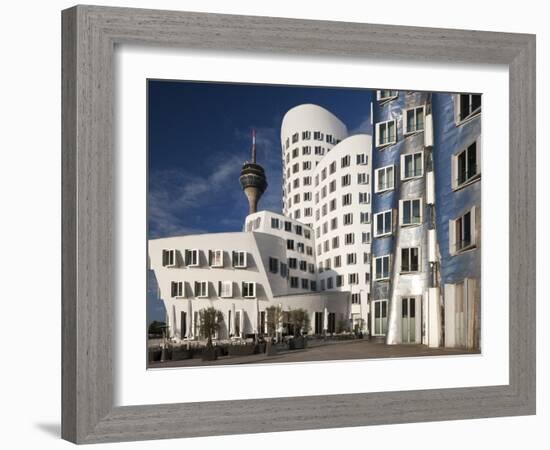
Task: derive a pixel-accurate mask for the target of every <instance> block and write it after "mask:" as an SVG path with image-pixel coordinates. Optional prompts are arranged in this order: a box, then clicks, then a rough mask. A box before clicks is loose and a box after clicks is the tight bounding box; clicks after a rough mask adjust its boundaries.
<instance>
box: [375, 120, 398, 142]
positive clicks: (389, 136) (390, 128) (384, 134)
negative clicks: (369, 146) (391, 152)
mask: <svg viewBox="0 0 550 450" xmlns="http://www.w3.org/2000/svg"><path fill="white" fill-rule="evenodd" d="M396 142H397V132H396V125H395V119H393V120H388V121H386V122H379V123H377V124H376V146H377V147H383V146H385V145H391V144H395V143H396Z"/></svg>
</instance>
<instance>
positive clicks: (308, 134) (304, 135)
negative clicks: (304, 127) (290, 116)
mask: <svg viewBox="0 0 550 450" xmlns="http://www.w3.org/2000/svg"><path fill="white" fill-rule="evenodd" d="M304 139H311V131H302V140H304Z"/></svg>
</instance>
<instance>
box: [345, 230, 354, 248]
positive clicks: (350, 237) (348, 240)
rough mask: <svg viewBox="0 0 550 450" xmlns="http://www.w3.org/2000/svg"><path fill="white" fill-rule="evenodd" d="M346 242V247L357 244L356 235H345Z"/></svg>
mask: <svg viewBox="0 0 550 450" xmlns="http://www.w3.org/2000/svg"><path fill="white" fill-rule="evenodd" d="M344 242H345V244H346V245H353V244H355V234H354V233H346V234H345V235H344Z"/></svg>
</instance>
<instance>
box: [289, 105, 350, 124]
mask: <svg viewBox="0 0 550 450" xmlns="http://www.w3.org/2000/svg"><path fill="white" fill-rule="evenodd" d="M305 106H313V107H314V108H318V109H320V110H322V111H324V112H326V113H327V114H329V115H331V116H332V117H334V118H335V119H337V120H338V121H339V122H340V123H341V124H342V125H344V127H346V130H347V126H346V124H345V123H344V121H343V120H342V119H340V118H339V117H338V116H337V115H336V114H334V113H333V112H332V111H329V110H328V109H326V108H325V107H324V106H321V105H317V104H316V103H300V104H299V105H296V106H293V107H292V108H290V109H289V110H288V111H287V112H286V113H285V115H284V116H283V119H282V121H281V125H282V124H283V123H284V121H285V119H286V117H287V116H288V115H289V114H290V113H291V112H293V111H294V110H296V109H299V108H303V107H305Z"/></svg>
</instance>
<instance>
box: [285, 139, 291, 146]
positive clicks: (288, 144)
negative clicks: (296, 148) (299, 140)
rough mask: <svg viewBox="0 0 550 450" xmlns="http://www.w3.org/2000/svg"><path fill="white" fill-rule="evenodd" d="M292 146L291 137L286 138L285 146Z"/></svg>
mask: <svg viewBox="0 0 550 450" xmlns="http://www.w3.org/2000/svg"><path fill="white" fill-rule="evenodd" d="M288 147H290V139H289V138H286V141H285V148H288Z"/></svg>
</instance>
